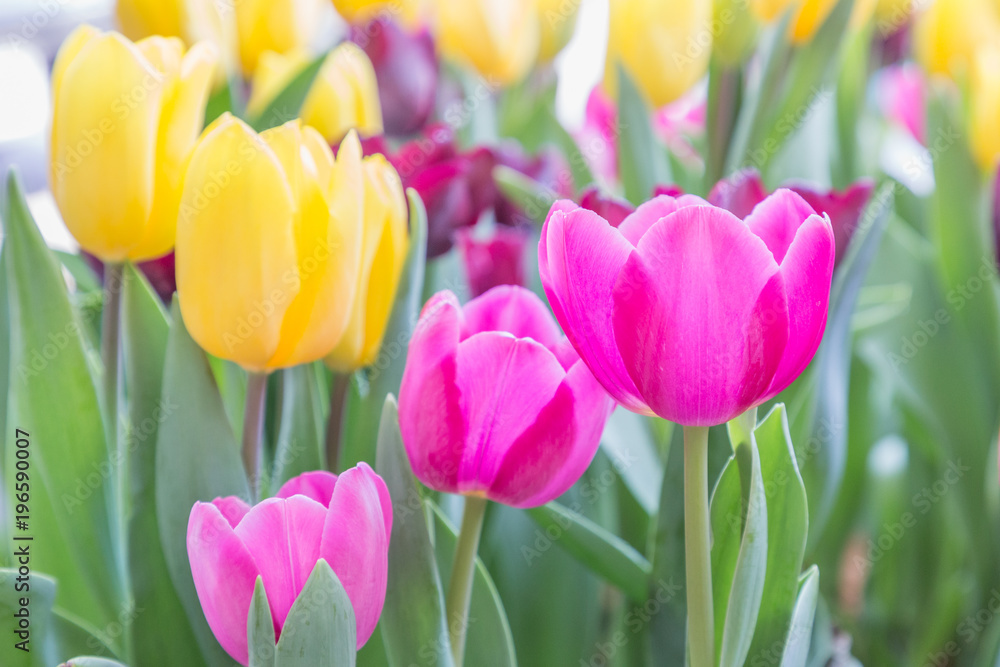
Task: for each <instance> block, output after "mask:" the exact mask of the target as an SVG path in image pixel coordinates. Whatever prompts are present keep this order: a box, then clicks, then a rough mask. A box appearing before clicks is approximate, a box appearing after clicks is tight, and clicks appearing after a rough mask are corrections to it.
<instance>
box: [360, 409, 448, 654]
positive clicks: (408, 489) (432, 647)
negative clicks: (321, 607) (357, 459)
mask: <svg viewBox="0 0 1000 667" xmlns="http://www.w3.org/2000/svg"><path fill="white" fill-rule="evenodd" d="M375 469H376V470H377V471H378V474H379V475H381V476H382V479H383V480H385V484H386V486H387V487H388V488H389V495H390V497H391V498H392V508H393V516H392V535H391V537H390V540H389V583H388V587H387V590H386V594H385V606H384V607H383V609H382V618H381V620H380V621H379V625H380V627H381V628H382V639H383V641H384V643H385V650H386V655H387V656H388V658H389V664H390V665H394V666H396V667H406V666H408V665H409V664H410V661H411V660H412V658H413V656H416V655H419V656H421V658H422V659H424V662H423V663H422V664H423V665H426V667H433V666H434V665H437V666H438V667H452V665H453V664H454V663H453V661H452V657H451V645H450V643H449V640H448V625H447V622H446V620H445V612H444V609H445V607H444V592H443V589H442V586H441V576H440V574H439V573H438V568H437V563H436V561H435V559H434V546H433V544H432V543H431V535H430V532H429V528H428V525H427V513H426V508H425V505H424V501H423V499H422V498H421V497H420V492H419V491H418V490H417V483H416V479H415V478H414V477H413V472H412V471H411V469H410V461H409V459H408V458H407V456H406V450H405V449H403V438H402V436H401V435H400V432H399V411H398V408H397V407H396V399H395V398H394V397H393V396H392V395H391V394H390V395H389V396H387V397H386V399H385V407H384V408H383V409H382V420H381V423H380V424H379V432H378V446H377V448H376V453H375Z"/></svg>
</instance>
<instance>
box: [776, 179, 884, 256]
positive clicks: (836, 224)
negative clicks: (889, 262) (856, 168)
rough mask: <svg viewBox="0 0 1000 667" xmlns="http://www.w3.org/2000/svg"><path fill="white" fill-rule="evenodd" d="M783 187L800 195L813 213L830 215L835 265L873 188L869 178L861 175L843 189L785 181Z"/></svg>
mask: <svg viewBox="0 0 1000 667" xmlns="http://www.w3.org/2000/svg"><path fill="white" fill-rule="evenodd" d="M787 187H788V189H789V190H791V191H792V192H794V193H795V194H797V195H799V196H800V197H802V198H803V199H804V200H805V201H806V203H807V204H809V206H811V207H812V208H813V210H814V211H816V213H818V214H820V215H823V214H824V213H825V214H826V215H827V216H828V217H829V218H830V224H831V225H833V237H834V239H835V240H836V243H837V259H836V263H837V264H839V263H840V262H841V260H843V259H844V256H845V255H846V254H847V248H848V246H850V244H851V238H852V237H853V236H854V232H855V231H857V229H858V226H859V225H860V224H861V216H862V214H863V213H864V211H865V206H867V205H868V200H869V199H871V196H872V192H874V190H875V182H874V181H873V180H871V179H870V178H862V179H860V180H858V181H856V182H855V183H853V184H851V186H850V187H849V188H847V189H846V190H844V191H843V192H837V191H836V190H820V189H817V188H815V187H813V186H810V185H807V184H789V185H788V186H787Z"/></svg>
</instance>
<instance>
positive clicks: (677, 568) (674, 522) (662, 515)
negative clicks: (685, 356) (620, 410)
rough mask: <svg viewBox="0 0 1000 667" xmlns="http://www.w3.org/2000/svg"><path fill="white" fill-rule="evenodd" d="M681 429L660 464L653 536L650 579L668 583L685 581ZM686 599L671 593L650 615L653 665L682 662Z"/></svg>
mask: <svg viewBox="0 0 1000 667" xmlns="http://www.w3.org/2000/svg"><path fill="white" fill-rule="evenodd" d="M681 438H682V430H681V429H680V428H675V429H674V430H673V438H672V443H671V444H670V449H669V451H668V453H667V459H666V463H665V465H664V467H663V482H662V484H661V485H660V502H659V510H658V512H657V516H656V532H655V534H654V538H653V578H655V579H656V580H657V581H663V582H667V583H668V584H673V583H675V582H676V583H682V582H684V581H685V569H684V560H685V554H684V447H683V444H682V442H681ZM686 620H687V600H686V598H685V596H684V595H677V596H674V597H673V598H672V599H671V600H670V601H669V602H668V603H667V604H666V605H665V606H664V609H663V611H661V613H659V614H657V615H656V616H655V617H653V620H652V624H653V628H652V630H651V633H650V634H651V636H652V642H653V652H654V654H655V655H656V656H658V658H659V661H658V662H657V663H656V664H657V665H683V664H684V660H685V657H684V656H685V645H686V642H687V637H686V630H685V623H686Z"/></svg>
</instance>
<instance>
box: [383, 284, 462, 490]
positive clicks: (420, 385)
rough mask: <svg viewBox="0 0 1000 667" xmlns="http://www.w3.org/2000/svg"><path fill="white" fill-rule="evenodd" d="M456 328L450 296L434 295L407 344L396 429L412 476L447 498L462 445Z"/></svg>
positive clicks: (457, 313)
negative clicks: (401, 439)
mask: <svg viewBox="0 0 1000 667" xmlns="http://www.w3.org/2000/svg"><path fill="white" fill-rule="evenodd" d="M461 327H462V310H461V306H459V304H458V299H457V298H456V297H455V295H454V294H452V293H451V292H439V293H438V294H435V295H434V296H433V297H432V298H431V299H430V301H428V302H427V305H425V306H424V309H423V311H422V312H421V314H420V320H419V321H418V322H417V326H416V329H415V330H414V332H413V338H412V339H411V340H410V347H409V351H408V353H407V360H406V370H405V371H404V372H403V382H402V385H401V387H400V392H399V425H400V430H401V432H402V436H403V444H404V445H405V446H406V453H407V454H408V455H409V458H410V464H411V465H412V466H413V474H414V475H416V476H417V479H419V480H420V481H421V482H423V483H424V484H426V485H427V486H429V487H431V488H432V489H436V490H438V491H446V492H449V493H454V492H455V491H457V490H458V471H459V464H460V462H461V460H462V451H463V450H464V445H465V431H466V426H465V417H464V416H463V413H462V407H461V404H460V401H461V396H460V394H459V391H458V388H457V387H456V386H455V373H456V358H457V356H458V342H459V335H460V332H461ZM428 415H434V416H435V417H434V419H428V418H427V416H428Z"/></svg>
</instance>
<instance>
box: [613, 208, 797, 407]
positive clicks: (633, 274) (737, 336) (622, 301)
mask: <svg viewBox="0 0 1000 667" xmlns="http://www.w3.org/2000/svg"><path fill="white" fill-rule="evenodd" d="M786 310H787V307H786V305H785V291H784V286H783V284H782V280H781V276H780V275H779V274H778V266H777V265H776V264H775V262H774V259H773V258H772V256H771V253H770V252H769V251H768V249H767V247H766V246H765V245H764V243H763V242H762V241H761V240H760V239H759V238H757V237H756V236H754V235H753V234H752V233H751V232H750V230H748V229H747V227H746V226H745V225H744V224H743V222H742V221H741V220H739V219H738V218H736V217H735V216H733V215H732V214H730V213H729V212H727V211H724V210H722V209H718V208H713V207H708V206H692V207H687V208H683V209H680V210H678V211H677V212H676V213H673V214H671V215H669V216H667V217H666V218H665V219H663V220H662V221H660V222H659V223H658V224H656V225H654V226H653V227H652V228H651V229H650V230H649V231H648V232H647V233H646V234H645V236H643V238H642V241H640V243H639V246H638V248H636V250H635V252H633V253H632V255H631V256H630V257H629V259H628V261H627V262H626V264H625V268H624V269H623V270H622V272H621V275H620V276H619V278H618V281H617V283H616V285H615V291H614V315H613V323H614V330H615V338H616V340H617V342H618V345H619V349H620V350H621V354H622V359H623V360H624V363H625V367H626V368H627V369H628V371H629V374H630V375H631V377H632V379H633V380H634V381H635V384H636V386H637V387H638V388H639V391H640V393H641V395H642V396H644V397H645V398H646V399H647V401H648V402H649V405H650V407H652V408H653V410H654V411H655V412H656V414H658V415H659V416H661V417H663V418H665V419H669V420H671V421H674V422H677V423H680V424H683V425H686V426H711V425H714V424H721V423H724V422H726V421H728V420H729V419H732V418H733V417H735V416H737V415H739V414H741V413H742V412H744V411H745V410H747V409H748V408H750V407H751V406H753V405H756V404H757V403H758V402H759V401H760V398H761V396H763V394H764V391H765V390H766V389H767V387H768V386H769V385H770V383H771V380H772V378H773V376H774V373H775V370H776V369H777V367H778V364H779V362H780V361H781V355H782V351H783V350H784V348H785V341H786V339H787V331H788V315H787V312H786Z"/></svg>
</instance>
